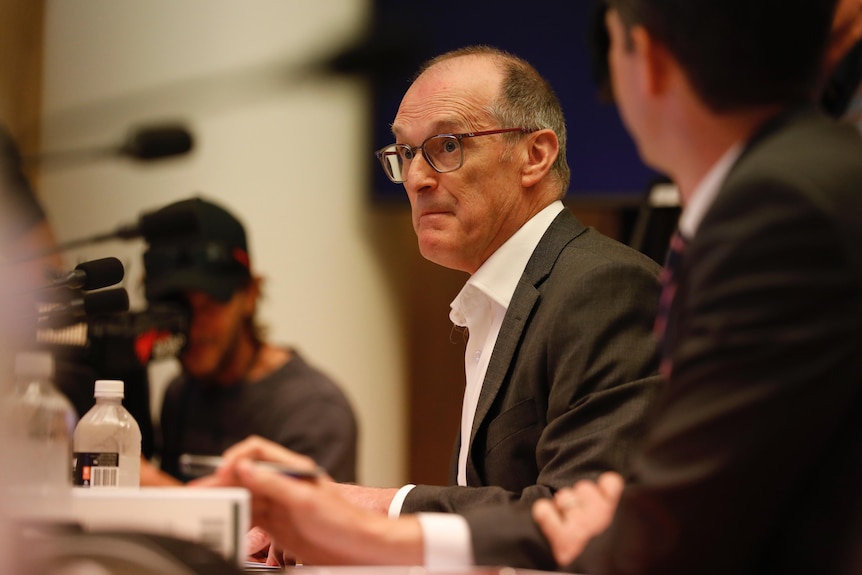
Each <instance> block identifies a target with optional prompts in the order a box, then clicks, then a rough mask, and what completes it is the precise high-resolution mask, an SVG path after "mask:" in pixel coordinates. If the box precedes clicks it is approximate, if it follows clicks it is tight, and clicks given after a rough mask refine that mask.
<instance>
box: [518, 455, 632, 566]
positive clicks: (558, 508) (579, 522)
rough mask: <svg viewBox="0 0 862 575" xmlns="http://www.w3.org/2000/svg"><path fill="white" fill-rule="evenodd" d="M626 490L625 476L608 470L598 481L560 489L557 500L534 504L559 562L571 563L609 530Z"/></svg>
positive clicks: (540, 524) (535, 513)
mask: <svg viewBox="0 0 862 575" xmlns="http://www.w3.org/2000/svg"><path fill="white" fill-rule="evenodd" d="M622 491H623V479H622V477H621V476H620V475H619V474H617V473H613V472H607V473H603V474H602V475H601V476H599V479H598V481H595V482H593V481H586V480H584V481H578V482H577V483H575V484H574V485H573V486H572V487H565V488H563V489H560V490H559V491H557V492H556V493H555V494H554V498H553V499H540V500H539V501H536V502H535V503H534V504H533V519H534V520H535V521H536V523H537V524H538V525H539V527H540V528H541V530H542V533H543V534H544V535H545V537H546V538H547V539H548V542H549V543H550V544H551V548H552V550H553V552H554V559H556V561H557V563H558V564H559V565H561V566H565V565H569V564H570V563H571V562H572V561H574V560H575V559H576V558H577V557H578V556H579V555H580V554H581V552H582V551H583V550H584V547H586V545H587V543H588V542H589V540H590V539H592V538H593V537H595V536H596V535H598V534H600V533H602V532H603V531H604V530H605V529H607V527H608V525H610V523H611V519H612V518H613V515H614V511H615V510H616V507H617V503H618V502H619V499H620V495H621V494H622Z"/></svg>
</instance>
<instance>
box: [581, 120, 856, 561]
mask: <svg viewBox="0 0 862 575" xmlns="http://www.w3.org/2000/svg"><path fill="white" fill-rule="evenodd" d="M667 337H668V338H669V340H668V343H669V347H668V349H669V354H670V358H671V360H672V362H673V372H672V375H671V378H670V381H669V383H668V392H667V394H666V395H665V396H664V397H663V398H662V400H661V405H660V406H659V409H658V411H657V413H656V415H657V416H658V417H656V419H655V425H652V426H651V429H650V432H649V434H648V436H647V439H646V443H645V446H644V447H645V449H644V451H643V452H642V454H640V455H639V456H638V457H637V458H636V460H635V468H634V472H633V477H632V479H631V480H630V482H629V484H628V486H627V487H626V490H625V492H624V494H623V497H622V500H621V501H620V505H619V507H618V509H617V514H616V516H615V518H614V521H613V524H612V526H611V528H610V529H609V530H608V531H607V532H606V533H605V534H604V535H603V536H602V537H600V538H598V539H596V540H594V541H593V542H592V543H591V544H590V546H589V547H588V548H587V550H586V552H585V554H584V557H583V559H582V563H580V565H575V566H572V569H573V570H577V571H579V572H581V571H585V572H589V573H591V574H596V575H603V574H612V573H626V574H635V573H661V574H662V575H674V574H686V575H688V574H691V573H698V574H711V573H716V574H719V573H722V574H725V573H734V574H741V575H745V574H763V573H781V574H782V575H791V574H796V573H799V574H806V575H810V574H812V573H818V574H824V573H829V574H848V575H849V574H856V575H858V574H859V573H862V496H860V490H862V139H860V137H859V133H858V132H857V131H856V130H854V129H853V128H851V127H848V126H842V125H837V124H835V123H834V122H832V121H830V120H828V119H826V118H823V117H821V116H820V115H819V114H817V113H815V112H813V111H812V110H808V109H806V110H802V111H799V110H795V111H793V112H792V113H789V114H787V115H784V116H782V117H781V118H778V119H776V120H775V121H774V122H772V123H770V125H768V126H767V127H766V128H765V129H764V130H763V131H762V133H760V134H759V135H758V136H757V137H756V138H755V139H754V140H753V141H752V142H751V143H750V144H749V146H748V147H747V150H746V151H745V152H744V153H743V155H742V156H741V158H740V159H739V161H738V162H737V163H736V165H735V166H734V167H733V168H732V170H731V172H730V173H729V175H728V177H727V180H726V181H725V183H724V185H723V186H722V189H721V190H720V191H719V194H718V196H717V197H716V200H715V203H714V204H713V206H712V207H711V208H710V209H709V211H708V212H707V214H706V215H705V217H704V219H703V221H702V223H701V225H700V228H699V229H698V231H697V235H696V237H695V238H694V239H693V242H692V243H691V245H690V247H689V250H688V251H687V253H686V254H685V256H684V257H683V259H682V261H681V268H680V281H679V284H678V289H677V292H676V297H675V299H674V302H673V305H672V308H671V315H670V319H669V323H668V329H667Z"/></svg>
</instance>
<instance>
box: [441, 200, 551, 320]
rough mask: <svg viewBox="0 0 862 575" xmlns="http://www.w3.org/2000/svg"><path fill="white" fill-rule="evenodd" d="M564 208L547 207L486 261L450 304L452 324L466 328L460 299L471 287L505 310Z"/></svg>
mask: <svg viewBox="0 0 862 575" xmlns="http://www.w3.org/2000/svg"><path fill="white" fill-rule="evenodd" d="M563 209H565V206H563V202H561V201H559V200H557V201H555V202H553V203H552V204H550V205H548V206H546V207H545V208H544V209H542V210H541V211H540V212H539V213H537V214H536V215H535V216H533V217H532V218H530V219H529V220H528V221H527V222H526V223H525V224H524V225H523V226H521V227H520V228H519V229H518V231H516V232H515V233H514V234H512V237H510V238H509V239H508V240H506V242H505V243H504V244H503V245H501V246H500V247H499V248H497V251H495V252H494V253H493V254H491V256H490V257H489V258H488V259H487V260H485V263H483V264H482V265H481V266H480V267H479V269H477V270H476V272H475V273H474V274H473V275H472V276H470V279H468V280H467V283H466V284H465V285H464V287H463V288H462V289H461V291H460V292H459V293H458V295H457V296H456V297H455V299H454V300H453V301H452V304H451V307H452V312H451V313H450V314H449V318H450V319H451V320H452V322H453V323H455V324H456V325H461V326H463V325H465V320H466V318H465V317H464V311H466V310H462V304H461V299H462V296H463V295H464V294H465V291H471V289H473V288H474V289H477V290H479V291H481V292H482V293H484V294H485V295H487V296H488V297H489V298H490V299H491V300H493V301H494V302H496V303H497V304H499V305H500V306H502V307H503V308H504V309H508V307H509V302H511V301H512V295H514V293H515V288H516V287H517V286H518V280H520V279H521V275H523V273H524V268H526V267H527V262H529V261H530V257H531V256H532V255H533V252H534V251H535V250H536V246H537V245H539V241H540V240H541V239H542V236H543V235H545V232H546V231H547V230H548V228H549V227H550V225H551V222H553V221H554V218H556V217H557V214H559V213H560V212H561V211H563Z"/></svg>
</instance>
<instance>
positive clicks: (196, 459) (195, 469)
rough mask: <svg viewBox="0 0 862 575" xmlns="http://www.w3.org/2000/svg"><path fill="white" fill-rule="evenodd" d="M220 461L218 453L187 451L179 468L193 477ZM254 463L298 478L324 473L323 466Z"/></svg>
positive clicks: (205, 471) (219, 463) (309, 477)
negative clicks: (309, 466)
mask: <svg viewBox="0 0 862 575" xmlns="http://www.w3.org/2000/svg"><path fill="white" fill-rule="evenodd" d="M222 463H223V460H222V458H221V457H220V456H218V455H192V454H189V453H184V454H182V455H180V470H181V471H182V472H183V473H184V474H185V475H189V476H193V477H199V476H201V475H208V474H211V473H214V472H215V470H216V469H218V468H219V467H221V465H222ZM254 463H255V465H259V466H261V467H265V468H267V469H271V470H273V471H276V472H278V473H280V474H282V475H287V476H288V477H296V478H299V479H313V478H315V477H319V476H321V475H322V474H323V473H324V470H323V468H322V467H320V466H318V467H315V468H313V469H297V468H295V467H288V466H285V465H282V464H280V463H275V462H273V461H255V462H254Z"/></svg>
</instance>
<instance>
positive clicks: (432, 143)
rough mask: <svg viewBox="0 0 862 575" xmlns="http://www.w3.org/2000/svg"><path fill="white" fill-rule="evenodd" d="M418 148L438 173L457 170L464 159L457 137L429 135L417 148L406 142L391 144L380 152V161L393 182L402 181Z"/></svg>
mask: <svg viewBox="0 0 862 575" xmlns="http://www.w3.org/2000/svg"><path fill="white" fill-rule="evenodd" d="M420 150H421V151H422V155H424V156H425V160H426V161H427V162H428V163H429V164H431V167H432V168H434V169H435V170H437V171H438V172H440V173H445V172H452V171H454V170H457V169H458V168H460V167H461V164H462V162H463V159H464V158H463V155H462V153H461V142H460V141H459V140H458V138H457V137H455V136H451V135H437V136H431V137H430V138H428V139H427V140H425V141H424V142H423V143H422V145H421V146H419V147H418V148H412V147H410V146H408V145H406V144H393V145H391V146H389V147H387V148H384V149H383V150H382V152H381V153H380V161H381V163H382V164H383V169H384V170H385V171H386V175H387V176H389V178H390V179H391V180H392V181H393V182H397V183H400V182H403V181H404V180H405V179H406V175H407V171H408V170H409V169H410V162H411V161H412V160H413V159H414V158H415V156H416V154H417V153H418V152H419V151H420Z"/></svg>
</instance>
